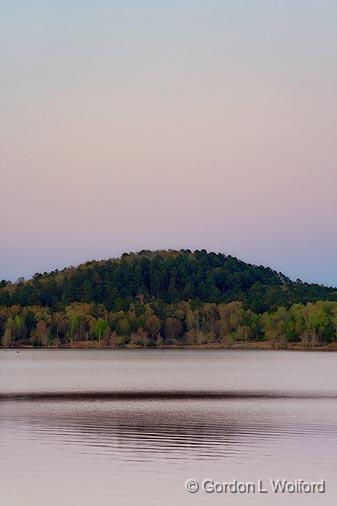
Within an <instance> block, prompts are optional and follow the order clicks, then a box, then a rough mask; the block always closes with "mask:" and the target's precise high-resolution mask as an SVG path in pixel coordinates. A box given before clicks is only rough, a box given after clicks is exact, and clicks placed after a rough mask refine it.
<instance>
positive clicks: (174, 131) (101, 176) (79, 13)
mask: <svg viewBox="0 0 337 506" xmlns="http://www.w3.org/2000/svg"><path fill="white" fill-rule="evenodd" d="M4 4H5V5H4V7H3V8H2V9H3V15H2V16H1V21H0V42H1V45H4V47H5V58H4V62H3V69H2V77H1V82H0V87H1V89H0V91H1V96H2V99H3V100H2V103H1V106H0V108H1V110H0V113H1V114H0V148H1V151H0V164H1V175H0V178H1V179H0V184H1V186H0V222H1V236H2V238H1V239H2V240H1V251H0V278H11V279H16V278H17V277H18V276H21V275H24V276H30V275H32V274H33V273H34V272H36V271H44V270H50V269H53V268H55V267H62V266H64V265H68V264H76V263H78V262H80V261H83V260H87V259H91V258H105V257H112V256H118V255H119V254H120V253H122V252H124V251H129V250H139V249H142V248H149V249H154V248H180V247H184V248H186V247H188V248H191V249H195V248H206V249H208V250H215V251H223V252H225V253H230V254H233V255H236V256H239V257H241V258H243V259H245V260H249V261H251V262H256V263H263V264H265V265H270V266H272V267H275V268H277V269H278V270H282V271H283V272H285V273H286V274H289V275H290V276H292V277H295V278H296V277H301V278H303V279H306V280H309V281H319V282H324V283H327V284H334V285H337V262H336V254H337V199H336V190H337V163H336V162H337V148H336V138H337V136H336V134H337V104H336V75H337V70H336V63H335V62H336V61H337V32H336V22H337V4H336V3H334V2H329V1H327V0H326V1H325V0H323V1H321V2H305V1H296V2H290V1H286V2H282V3H281V2H258V1H253V2H249V3H247V2H240V1H238V2H234V1H233V2H220V1H211V2H209V3H207V5H205V3H204V2H199V1H196V2H191V1H183V2H176V1H174V2H172V3H166V2H157V3H156V2H150V1H144V2H142V1H140V2H138V3H137V4H135V3H134V2H132V1H129V0H126V1H125V2H123V3H122V2H116V3H111V5H108V4H109V3H107V2H97V3H96V2H95V5H93V4H91V5H90V2H83V3H82V4H81V3H80V2H77V1H71V2H68V3H66V2H60V5H58V7H57V8H56V7H54V6H52V5H51V4H50V5H49V6H48V8H46V7H43V4H42V3H41V2H38V1H33V2H32V5H30V7H29V9H28V7H26V6H23V7H22V6H21V7H20V8H19V2H16V1H14V2H11V3H10V2H9V0H8V1H7V0H6V1H5V2H4Z"/></svg>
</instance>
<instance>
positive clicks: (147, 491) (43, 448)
mask: <svg viewBox="0 0 337 506" xmlns="http://www.w3.org/2000/svg"><path fill="white" fill-rule="evenodd" d="M0 456H1V458H0V504H1V505H4V506H42V505H43V506H47V505H48V506H56V505H57V506H89V505H90V506H92V505H95V506H112V505H117V506H119V505H120V506H124V505H127V506H129V505H130V506H131V505H159V504H162V505H165V506H166V505H185V504H186V505H190V504H191V505H192V504H193V505H200V504H203V505H205V504H206V505H207V504H225V503H226V504H230V505H238V506H241V505H247V506H248V505H249V506H250V505H273V504H276V505H278V504H280V505H281V504H282V505H284V506H288V505H289V504H291V505H313V504H315V505H319V506H320V505H336V504H337V355H336V353H320V352H317V353H316V352H287V351H230V350H209V351H200V350H134V351H133V350H125V351H122V350H121V351H113V350H111V351H103V350H102V351H98V350H95V351H85V350H78V351H77V350H76V351H72V350H53V351H43V350H40V351H39V350H20V351H19V352H17V351H15V350H2V351H0ZM188 479H193V480H196V481H197V482H198V485H199V490H198V491H197V492H195V493H190V492H189V491H187V490H186V488H185V482H186V480H188ZM206 479H207V480H208V481H207V482H205V481H204V480H206ZM278 479H285V480H289V482H291V483H292V482H295V481H296V480H301V479H302V480H305V482H310V483H311V482H319V481H321V480H323V481H324V486H325V492H324V493H320V492H317V491H316V492H308V493H305V492H294V493H291V492H285V493H281V492H280V491H279V492H278V493H275V492H274V491H273V482H272V481H271V480H278ZM259 480H262V482H259ZM224 482H225V483H230V486H229V485H228V486H229V488H230V490H229V489H227V491H226V492H224V491H223V490H221V487H223V485H221V484H223V483H224ZM217 483H218V485H217ZM247 483H248V484H249V483H252V484H253V485H256V487H255V491H253V490H252V487H250V491H249V492H247V491H246V490H245V486H246V485H245V484H247ZM261 483H262V485H263V488H264V489H265V490H267V493H261V491H259V490H257V486H258V484H260V485H261ZM297 483H298V482H297ZM274 484H275V481H274ZM220 485H221V486H220ZM189 486H190V487H191V490H192V489H193V487H195V484H192V485H189ZM207 487H208V489H207ZM210 487H211V488H212V487H215V488H216V490H217V491H214V492H213V493H212V492H211V491H210ZM205 488H206V489H207V490H205ZM238 489H240V490H239V491H238ZM248 489H249V487H248ZM235 490H236V492H235Z"/></svg>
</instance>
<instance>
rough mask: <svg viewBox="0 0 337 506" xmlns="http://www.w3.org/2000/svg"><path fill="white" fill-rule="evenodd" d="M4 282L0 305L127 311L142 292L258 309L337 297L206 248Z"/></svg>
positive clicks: (150, 297) (146, 254) (143, 254)
mask: <svg viewBox="0 0 337 506" xmlns="http://www.w3.org/2000/svg"><path fill="white" fill-rule="evenodd" d="M0 287H1V288H0V306H7V307H8V306H12V305H15V304H16V305H21V306H30V305H41V306H44V307H49V308H52V309H54V310H55V309H60V308H63V307H65V306H67V305H69V304H70V303H72V302H82V303H95V304H102V305H103V306H104V307H105V308H106V309H107V310H109V311H116V310H120V309H122V310H126V309H128V308H129V307H130V304H132V303H133V302H134V301H135V299H136V298H137V297H138V298H139V297H140V298H142V300H143V301H144V302H151V301H154V300H156V301H161V302H163V303H165V304H173V303H178V302H182V301H196V302H201V303H206V302H209V303H216V304H221V303H229V302H232V301H240V302H241V303H242V305H243V307H244V308H245V309H251V310H252V311H254V312H256V313H263V312H265V311H272V310H275V309H276V308H277V307H279V306H283V307H285V308H289V307H290V306H292V305H293V304H295V303H301V304H306V303H308V302H315V301H319V300H331V301H337V289H336V288H328V287H325V286H322V285H318V284H309V283H304V282H302V281H300V280H297V281H296V282H294V281H291V280H290V279H289V278H288V277H287V276H285V275H284V274H282V273H280V272H276V271H274V270H272V269H270V268H268V267H263V266H257V265H252V264H249V263H245V262H243V261H241V260H238V259H237V258H235V257H232V256H230V255H228V256H226V255H224V254H221V253H219V254H216V253H208V252H206V251H205V250H200V251H194V252H191V251H189V250H180V251H171V250H169V251H140V252H139V253H125V254H123V255H122V257H121V258H119V259H110V260H105V261H91V262H87V263H85V264H82V265H79V266H78V267H70V268H65V269H63V270H62V271H58V270H55V271H53V272H50V273H44V274H40V273H37V274H35V275H34V276H33V278H32V279H30V280H28V281H23V280H21V281H19V282H17V283H8V282H5V281H3V282H1V283H0Z"/></svg>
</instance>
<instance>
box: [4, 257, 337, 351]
mask: <svg viewBox="0 0 337 506" xmlns="http://www.w3.org/2000/svg"><path fill="white" fill-rule="evenodd" d="M336 308H337V290H336V289H335V288H329V287H325V286H322V285H317V284H309V283H303V282H302V281H301V280H297V281H291V280H290V279H289V278H288V277H286V276H285V275H284V274H282V273H279V272H276V271H274V270H272V269H270V268H268V267H263V266H256V265H251V264H247V263H245V262H242V261H241V260H238V259H237V258H234V257H231V256H226V255H223V254H216V253H207V252H206V251H205V250H197V251H194V252H191V251H190V250H180V251H171V250H169V251H154V252H151V251H141V252H139V253H129V254H124V255H122V257H121V258H119V259H112V260H105V261H92V262H87V263H85V264H82V265H80V266H78V267H76V268H75V267H70V268H66V269H63V270H62V271H58V270H55V271H53V272H50V273H43V274H41V273H37V274H35V275H34V276H33V278H32V279H30V280H28V281H25V280H24V279H19V280H18V281H17V282H16V283H10V282H7V281H2V282H0V339H1V343H2V345H3V346H4V347H12V346H13V347H15V346H27V345H30V346H41V347H46V346H76V345H78V344H79V343H82V345H83V343H84V342H85V343H86V344H87V345H88V346H90V345H91V344H95V343H96V342H98V343H99V345H102V346H111V347H123V346H164V345H206V344H231V343H235V342H243V341H244V342H249V341H263V340H267V341H270V342H271V343H283V344H286V343H291V342H301V343H302V342H305V343H309V342H310V343H311V344H315V345H316V344H327V343H331V342H333V341H336V327H337V324H336V313H337V309H336ZM96 344H97V343H96Z"/></svg>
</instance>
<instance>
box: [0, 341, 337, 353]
mask: <svg viewBox="0 0 337 506" xmlns="http://www.w3.org/2000/svg"><path fill="white" fill-rule="evenodd" d="M5 350H100V351H106V350H118V351H120V350H125V351H127V350H235V351H240V350H241V351H249V350H251V351H259V350H260V351H309V352H310V351H330V352H331V351H337V343H336V342H333V343H329V344H325V345H320V346H317V345H314V346H312V345H310V344H309V345H307V344H303V343H288V344H280V343H271V342H267V341H252V342H249V343H245V342H242V343H240V342H237V343H233V344H193V345H178V344H166V345H162V346H146V347H144V346H137V345H126V346H121V347H112V346H106V345H99V343H98V342H97V341H88V342H87V341H79V342H77V343H74V344H73V345H69V346H64V345H62V346H56V345H51V346H47V347H36V346H29V345H23V346H20V347H11V348H3V347H0V351H5Z"/></svg>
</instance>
